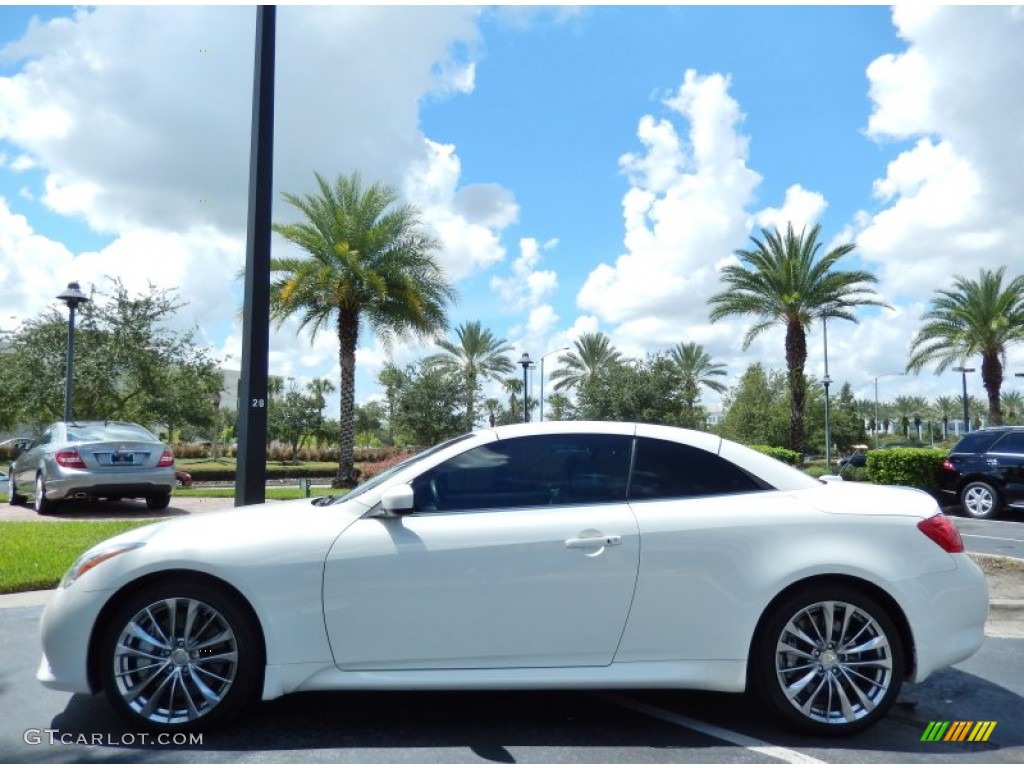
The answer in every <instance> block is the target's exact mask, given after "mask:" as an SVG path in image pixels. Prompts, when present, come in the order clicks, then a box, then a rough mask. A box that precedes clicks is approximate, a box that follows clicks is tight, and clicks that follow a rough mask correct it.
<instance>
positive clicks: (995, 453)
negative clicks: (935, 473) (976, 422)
mask: <svg viewBox="0 0 1024 768" xmlns="http://www.w3.org/2000/svg"><path fill="white" fill-rule="evenodd" d="M939 488H940V490H941V491H942V492H943V493H945V494H948V495H950V496H953V497H955V498H956V499H957V500H959V501H960V504H961V505H962V506H963V508H964V513H965V514H967V515H968V516H969V517H976V518H991V517H995V516H996V515H997V514H998V513H999V511H1000V510H1001V509H1002V508H1003V507H1004V506H1007V507H1016V508H1017V509H1024V427H991V428H988V429H979V430H978V431H977V432H970V433H968V434H966V435H964V436H963V437H962V438H960V440H959V442H957V444H956V445H954V446H953V449H952V450H951V451H950V452H949V456H947V457H946V460H945V461H943V462H942V472H941V474H940V477H939Z"/></svg>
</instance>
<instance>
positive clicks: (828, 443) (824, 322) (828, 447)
mask: <svg viewBox="0 0 1024 768" xmlns="http://www.w3.org/2000/svg"><path fill="white" fill-rule="evenodd" d="M821 330H822V333H823V334H824V336H823V339H824V351H825V378H823V379H822V380H821V383H822V384H824V385H825V466H826V467H831V466H832V429H831V424H829V420H828V386H829V384H831V383H832V377H831V376H829V375H828V317H822V318H821Z"/></svg>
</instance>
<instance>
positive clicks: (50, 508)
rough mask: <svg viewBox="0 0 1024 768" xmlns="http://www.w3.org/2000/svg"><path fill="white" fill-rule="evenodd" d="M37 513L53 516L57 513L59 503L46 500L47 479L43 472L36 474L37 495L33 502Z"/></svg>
mask: <svg viewBox="0 0 1024 768" xmlns="http://www.w3.org/2000/svg"><path fill="white" fill-rule="evenodd" d="M33 506H34V507H35V510H36V513H37V514H40V515H52V514H53V513H54V512H56V511H57V502H55V501H51V500H50V499H48V498H46V478H45V477H43V473H42V472H38V473H37V474H36V495H35V499H34V500H33Z"/></svg>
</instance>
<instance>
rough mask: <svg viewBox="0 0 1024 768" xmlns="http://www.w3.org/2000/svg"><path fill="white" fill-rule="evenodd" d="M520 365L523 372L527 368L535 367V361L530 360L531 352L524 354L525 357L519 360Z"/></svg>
mask: <svg viewBox="0 0 1024 768" xmlns="http://www.w3.org/2000/svg"><path fill="white" fill-rule="evenodd" d="M519 364H520V365H521V366H523V370H524V371H525V370H526V369H527V368H529V367H530V366H531V365H533V360H531V359H530V353H529V352H523V356H522V357H521V358H519Z"/></svg>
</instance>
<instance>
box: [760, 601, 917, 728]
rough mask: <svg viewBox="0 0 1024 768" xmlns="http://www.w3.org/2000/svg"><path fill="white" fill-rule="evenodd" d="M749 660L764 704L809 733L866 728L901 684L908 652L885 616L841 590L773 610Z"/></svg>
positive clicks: (881, 713)
mask: <svg viewBox="0 0 1024 768" xmlns="http://www.w3.org/2000/svg"><path fill="white" fill-rule="evenodd" d="M752 657H753V658H752V660H753V666H752V673H753V675H754V676H755V677H754V681H753V682H754V687H755V688H756V689H757V690H758V691H759V693H760V694H761V696H762V698H763V700H764V701H765V702H766V703H767V704H768V705H769V707H770V708H771V709H772V710H774V711H775V713H776V714H778V715H779V716H780V717H781V718H782V719H783V720H784V721H786V722H788V723H789V724H790V725H793V726H795V727H796V728H798V729H800V730H803V731H809V732H812V733H819V734H834V735H842V734H847V733H855V732H857V731H860V730H862V729H864V728H867V727H868V726H870V725H872V724H873V723H875V722H876V721H877V720H878V719H879V718H881V717H882V716H884V715H885V713H886V712H887V711H888V709H889V707H891V706H892V704H893V702H894V701H895V700H896V696H897V695H898V694H899V690H900V686H901V685H902V683H903V674H904V672H903V644H902V641H901V638H900V635H899V631H898V630H897V628H896V625H895V623H894V622H893V620H892V618H891V617H890V616H889V613H888V611H887V610H886V609H885V608H883V607H882V606H881V605H880V604H879V603H877V602H876V601H874V600H872V599H871V598H869V597H867V596H866V595H863V594H861V593H859V592H857V591H856V590H854V589H850V588H848V587H843V586H828V585H821V586H815V587H810V588H808V589H805V590H803V591H801V592H800V593H798V594H796V595H794V596H793V597H791V598H789V599H788V600H786V601H785V602H783V603H782V604H781V605H779V606H777V607H776V608H775V609H773V612H772V614H771V615H770V616H769V617H768V620H767V622H766V623H765V624H764V628H763V630H762V631H761V633H760V634H759V635H758V637H757V639H756V641H755V645H754V652H753V654H752Z"/></svg>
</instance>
